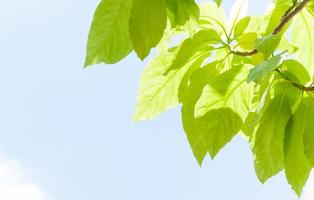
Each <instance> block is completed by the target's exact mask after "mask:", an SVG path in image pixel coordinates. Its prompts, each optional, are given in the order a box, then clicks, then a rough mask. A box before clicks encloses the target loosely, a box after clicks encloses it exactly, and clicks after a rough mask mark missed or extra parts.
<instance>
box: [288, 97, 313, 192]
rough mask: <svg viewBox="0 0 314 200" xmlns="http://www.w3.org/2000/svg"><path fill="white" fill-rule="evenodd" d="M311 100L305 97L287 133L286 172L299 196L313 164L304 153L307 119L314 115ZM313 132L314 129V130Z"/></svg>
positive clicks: (292, 118) (291, 120) (289, 124)
mask: <svg viewBox="0 0 314 200" xmlns="http://www.w3.org/2000/svg"><path fill="white" fill-rule="evenodd" d="M310 101H311V100H309V99H304V100H303V101H302V102H301V104H300V106H299V107H298V109H297V110H296V112H295V113H294V114H293V115H292V116H291V118H290V120H289V122H288V126H287V129H286V135H285V147H284V149H285V172H286V177H287V180H288V182H289V183H290V185H291V186H292V188H293V190H294V191H295V192H296V194H297V195H298V196H300V195H301V193H302V188H303V186H304V185H305V183H306V181H307V179H308V177H309V174H310V171H311V168H312V167H311V165H310V163H309V161H308V160H307V158H306V156H305V154H304V146H303V134H304V133H305V131H307V130H306V126H307V123H308V122H307V120H308V119H311V118H310V117H312V116H313V108H311V107H312V106H313V105H311V103H310ZM312 133H313V131H312Z"/></svg>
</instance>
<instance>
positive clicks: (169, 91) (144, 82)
mask: <svg viewBox="0 0 314 200" xmlns="http://www.w3.org/2000/svg"><path fill="white" fill-rule="evenodd" d="M173 56H174V53H173V52H169V53H168V54H166V55H164V54H161V55H159V56H157V57H155V58H154V59H153V60H152V61H151V62H150V63H149V64H148V66H147V67H146V68H145V70H144V72H143V74H142V76H141V82H140V87H139V92H138V95H137V105H136V110H135V114H134V120H135V121H137V122H138V121H142V120H150V119H153V118H155V117H156V116H158V115H159V114H160V113H162V112H164V111H166V110H167V109H170V108H172V107H175V106H177V105H178V103H179V102H178V88H179V85H180V83H181V80H182V78H183V76H184V74H185V73H186V71H187V70H188V68H189V67H190V66H191V65H192V66H193V65H201V64H202V62H203V60H204V58H203V57H201V58H200V59H198V60H196V61H190V62H189V63H187V64H186V65H185V66H184V67H182V68H181V69H178V70H173V71H171V72H170V73H168V74H167V75H166V76H165V75H164V73H165V70H167V68H168V67H169V62H170V61H171V60H172V59H173Z"/></svg>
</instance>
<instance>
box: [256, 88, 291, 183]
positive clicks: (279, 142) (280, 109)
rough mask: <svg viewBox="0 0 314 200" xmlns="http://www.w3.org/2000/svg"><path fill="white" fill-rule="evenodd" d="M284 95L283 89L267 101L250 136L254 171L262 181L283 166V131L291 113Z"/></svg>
mask: <svg viewBox="0 0 314 200" xmlns="http://www.w3.org/2000/svg"><path fill="white" fill-rule="evenodd" d="M285 95H286V94H285V92H284V91H283V94H281V95H278V96H276V97H275V98H274V99H273V100H272V101H271V102H270V103H269V106H268V107H267V109H266V110H265V112H264V113H263V115H262V117H261V119H260V122H259V124H258V128H257V129H256V131H255V132H254V134H253V136H252V138H251V143H252V150H253V153H254V164H255V171H256V174H257V176H258V178H259V180H260V181H261V182H262V183H264V182H266V181H267V180H268V179H269V178H270V177H272V176H274V175H276V174H277V173H278V172H280V171H281V170H282V169H283V168H284V133H285V127H286V125H287V122H288V120H289V118H290V115H291V108H290V105H289V101H288V100H287V98H286V96H285Z"/></svg>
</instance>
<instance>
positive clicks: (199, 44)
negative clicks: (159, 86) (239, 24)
mask: <svg viewBox="0 0 314 200" xmlns="http://www.w3.org/2000/svg"><path fill="white" fill-rule="evenodd" d="M219 42H220V37H219V35H218V34H217V32H216V31H214V30H212V29H211V30H201V31H199V32H197V33H196V34H195V35H194V36H193V37H192V38H188V39H186V40H184V41H183V42H182V43H181V45H180V47H179V49H178V51H177V53H176V56H175V59H174V60H173V62H172V64H171V65H170V67H169V69H168V70H167V72H166V73H169V72H170V71H171V70H175V69H179V68H181V67H182V66H184V65H185V64H186V63H187V62H188V61H190V60H193V59H196V58H198V57H199V56H203V55H205V56H206V55H207V56H208V57H209V55H210V54H211V51H212V50H213V49H214V48H213V47H212V46H211V45H214V44H218V43H219Z"/></svg>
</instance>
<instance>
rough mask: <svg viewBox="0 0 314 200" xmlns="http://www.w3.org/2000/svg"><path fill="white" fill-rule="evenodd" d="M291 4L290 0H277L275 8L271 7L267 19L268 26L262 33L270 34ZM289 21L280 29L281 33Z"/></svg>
mask: <svg viewBox="0 0 314 200" xmlns="http://www.w3.org/2000/svg"><path fill="white" fill-rule="evenodd" d="M291 6H292V2H291V1H285V0H279V1H278V2H277V3H276V5H275V8H274V9H273V11H272V13H271V15H270V17H269V20H268V26H267V28H266V31H265V33H264V35H270V34H272V32H273V31H274V30H275V28H276V27H277V26H278V24H279V23H280V21H281V19H282V17H283V16H284V15H285V13H286V12H287V10H288V9H289V8H290V7H291ZM290 24H291V23H290V22H289V23H288V24H287V25H286V26H285V27H284V29H283V30H282V31H281V33H283V32H285V31H286V30H287V28H288V27H289V25H290Z"/></svg>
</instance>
